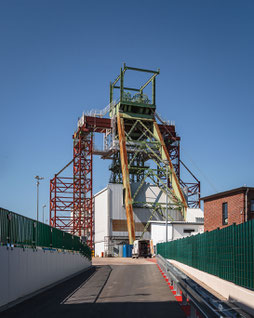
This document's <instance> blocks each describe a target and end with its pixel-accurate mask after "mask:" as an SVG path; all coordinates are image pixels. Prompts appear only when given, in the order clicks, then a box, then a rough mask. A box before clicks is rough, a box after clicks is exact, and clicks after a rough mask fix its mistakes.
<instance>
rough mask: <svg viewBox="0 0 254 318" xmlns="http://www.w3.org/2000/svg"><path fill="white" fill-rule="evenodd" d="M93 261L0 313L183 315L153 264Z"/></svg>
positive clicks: (29, 317)
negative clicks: (57, 282)
mask: <svg viewBox="0 0 254 318" xmlns="http://www.w3.org/2000/svg"><path fill="white" fill-rule="evenodd" d="M93 265H94V267H93V268H92V269H90V270H88V271H86V272H84V273H82V274H79V275H78V276H76V277H74V278H72V279H70V280H68V281H65V282H64V283H61V284H59V285H57V286H55V287H53V288H51V289H49V290H47V291H45V292H43V293H41V294H39V295H37V296H35V297H33V298H31V299H29V300H27V301H24V302H23V303H21V304H19V305H16V306H15V307H12V308H10V309H9V310H7V311H5V312H2V313H0V317H1V318H14V317H15V318H51V317H52V318H53V317H54V318H60V317H61V318H65V317H70V318H74V317H95V318H96V317H117V318H119V317H120V318H125V317H138V318H139V317H144V318H147V317H153V318H159V317H164V318H165V317H172V318H178V317H179V318H182V317H185V315H184V313H183V311H182V310H181V308H180V306H179V304H178V303H177V301H176V300H175V298H174V296H173V295H172V293H171V292H170V289H169V287H168V286H167V284H166V282H165V281H164V279H163V277H162V275H161V274H160V272H159V270H158V268H157V266H156V264H154V263H152V262H150V261H147V260H142V259H138V260H132V259H124V258H123V259H119V258H108V259H107V258H103V259H101V258H100V259H99V258H97V259H96V258H95V259H94V261H93Z"/></svg>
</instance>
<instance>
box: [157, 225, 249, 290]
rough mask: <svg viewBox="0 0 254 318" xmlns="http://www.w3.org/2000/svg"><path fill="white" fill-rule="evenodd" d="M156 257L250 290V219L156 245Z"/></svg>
mask: <svg viewBox="0 0 254 318" xmlns="http://www.w3.org/2000/svg"><path fill="white" fill-rule="evenodd" d="M157 254H160V255H161V256H163V257H165V258H167V259H173V260H176V261H179V262H181V263H184V264H186V265H189V266H192V267H195V268H197V269H199V270H201V271H204V272H207V273H209V274H212V275H216V276H218V277H220V278H222V279H225V280H228V281H230V282H233V283H235V284H237V285H239V286H242V287H245V288H249V289H252V290H253V289H254V220H251V221H248V222H245V223H242V224H239V225H235V224H233V225H231V226H228V227H226V228H224V229H217V230H215V231H211V232H205V233H203V234H197V235H193V236H190V237H186V238H183V239H179V240H175V241H171V242H167V243H159V244H157Z"/></svg>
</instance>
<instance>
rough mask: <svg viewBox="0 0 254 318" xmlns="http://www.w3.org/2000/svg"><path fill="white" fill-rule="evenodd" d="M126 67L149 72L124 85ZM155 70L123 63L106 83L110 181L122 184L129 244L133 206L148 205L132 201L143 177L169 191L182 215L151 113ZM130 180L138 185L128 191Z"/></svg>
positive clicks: (168, 161) (177, 190)
mask: <svg viewBox="0 0 254 318" xmlns="http://www.w3.org/2000/svg"><path fill="white" fill-rule="evenodd" d="M127 71H136V72H144V73H146V74H149V78H148V79H147V81H146V82H145V83H144V84H142V85H141V86H140V87H138V88H137V87H135V88H134V87H126V86H125V84H124V83H125V73H126V72H127ZM159 72H160V71H159V70H157V71H152V70H144V69H139V68H133V67H128V66H126V65H125V64H124V66H123V68H121V71H120V75H119V76H118V77H117V78H116V80H115V81H114V82H113V83H111V84H110V105H111V108H110V112H109V114H110V117H111V118H112V119H113V123H114V125H115V126H116V129H115V134H114V136H113V138H112V139H113V140H112V144H113V145H114V150H115V151H114V154H113V163H112V166H111V168H110V169H111V171H112V175H111V181H113V182H117V181H120V182H122V184H123V189H124V197H125V198H124V204H125V210H126V218H127V227H128V234H129V242H130V244H132V243H133V241H134V240H135V228H134V219H133V207H134V206H135V205H138V206H140V205H141V204H143V205H145V206H147V205H149V202H142V203H141V202H136V201H135V198H136V197H137V194H138V192H139V191H140V189H141V188H142V186H143V184H144V183H145V182H147V181H149V183H150V184H151V183H152V184H154V185H156V186H158V187H159V188H160V189H161V190H162V191H163V192H164V193H165V194H166V195H169V196H170V205H171V208H172V209H178V210H180V211H181V213H182V216H183V218H184V219H185V217H186V210H187V202H186V199H185V195H184V193H183V191H182V188H181V186H180V183H179V180H178V177H177V175H176V172H175V170H174V167H173V164H172V162H171V158H170V155H169V152H168V149H167V147H166V144H165V142H164V138H163V136H162V133H161V130H160V128H159V126H158V123H157V122H156V117H155V114H156V102H155V96H156V85H155V81H156V76H157V75H158V74H159ZM118 83H119V84H118ZM149 86H152V96H151V99H149V95H146V94H145V93H144V90H145V89H146V90H147V88H149ZM117 89H118V90H120V98H119V100H118V101H117V102H114V92H115V90H117ZM133 92H134V93H133ZM172 137H175V136H172ZM170 139H171V142H173V141H174V140H173V138H170ZM134 182H136V183H137V182H138V183H139V186H138V188H137V189H136V191H135V193H132V189H131V183H134Z"/></svg>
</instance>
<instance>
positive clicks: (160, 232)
mask: <svg viewBox="0 0 254 318" xmlns="http://www.w3.org/2000/svg"><path fill="white" fill-rule="evenodd" d="M151 240H153V245H156V244H158V243H161V242H165V241H166V224H165V223H151ZM168 240H169V241H171V240H172V224H171V223H169V224H168Z"/></svg>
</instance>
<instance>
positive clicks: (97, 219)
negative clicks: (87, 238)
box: [94, 188, 110, 244]
mask: <svg viewBox="0 0 254 318" xmlns="http://www.w3.org/2000/svg"><path fill="white" fill-rule="evenodd" d="M109 191H110V189H109V188H105V189H103V190H102V191H100V192H99V193H97V194H96V195H95V196H94V206H95V213H94V226H95V235H94V242H95V244H97V243H100V242H104V238H105V236H108V235H110V234H109V233H108V227H109V222H110V220H109V218H110V217H109V215H108V213H109V202H108V201H109Z"/></svg>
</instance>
